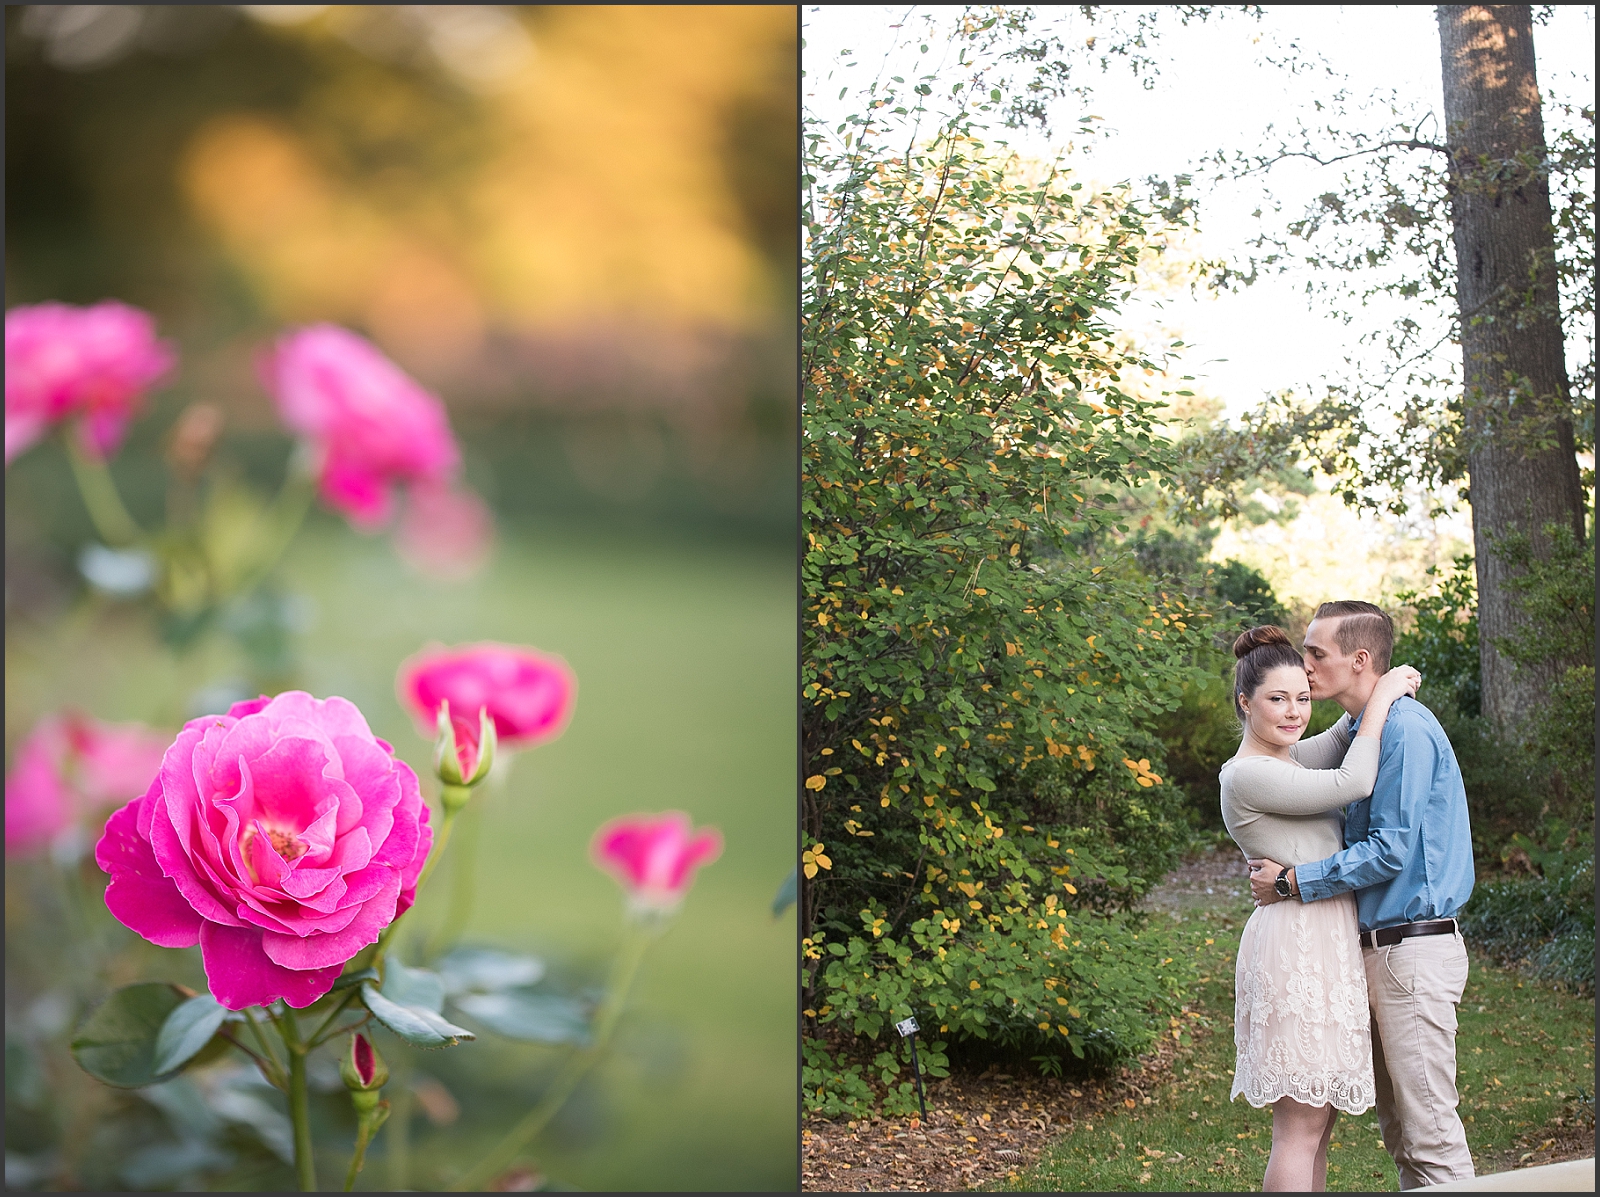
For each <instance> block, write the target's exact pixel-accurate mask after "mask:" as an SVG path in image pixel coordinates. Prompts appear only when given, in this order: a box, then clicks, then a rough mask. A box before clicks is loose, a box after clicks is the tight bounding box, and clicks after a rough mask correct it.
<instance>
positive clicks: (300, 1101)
mask: <svg viewBox="0 0 1600 1197" xmlns="http://www.w3.org/2000/svg"><path fill="white" fill-rule="evenodd" d="M273 1021H274V1022H276V1023H277V1024H278V1033H279V1034H281V1035H282V1036H283V1046H284V1047H285V1048H286V1049H288V1052H289V1120H290V1121H291V1122H293V1123H294V1170H295V1175H296V1177H297V1178H298V1179H299V1181H300V1191H301V1192H302V1193H315V1192H316V1191H317V1161H316V1160H315V1159H314V1158H313V1157H312V1154H311V1098H310V1094H309V1092H308V1091H307V1089H306V1045H305V1044H304V1043H303V1042H302V1041H301V1039H300V1026H299V1024H298V1023H296V1022H295V1018H294V1011H292V1010H287V1009H286V1010H284V1012H283V1017H282V1018H274V1020H273Z"/></svg>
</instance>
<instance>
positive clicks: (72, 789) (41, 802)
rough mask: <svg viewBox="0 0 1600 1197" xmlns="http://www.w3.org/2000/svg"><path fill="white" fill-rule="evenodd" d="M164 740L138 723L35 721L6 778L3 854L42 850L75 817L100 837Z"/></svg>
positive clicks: (139, 786)
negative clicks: (108, 813)
mask: <svg viewBox="0 0 1600 1197" xmlns="http://www.w3.org/2000/svg"><path fill="white" fill-rule="evenodd" d="M167 743H168V739H167V736H166V735H165V734H164V733H161V732H154V731H151V730H150V729H149V728H147V727H145V726H144V725H143V724H139V723H122V724H117V723H101V722H100V721H99V720H97V719H90V718H89V717H88V716H86V715H80V714H77V713H74V712H67V713H64V714H59V715H47V716H45V717H44V718H43V719H41V720H40V721H39V722H38V724H37V725H36V726H35V727H34V729H33V731H32V732H30V733H29V735H28V738H27V739H26V740H24V741H23V742H22V744H21V746H20V747H19V748H18V749H17V764H16V768H15V769H13V770H12V771H11V776H10V777H8V778H6V855H7V856H12V855H16V854H18V853H25V852H31V851H34V850H36V849H38V848H42V847H44V846H45V845H46V844H48V843H49V842H50V841H51V840H52V839H54V838H55V837H56V836H57V835H58V834H60V833H61V832H62V831H64V830H65V829H66V828H67V827H69V826H70V825H72V824H73V823H75V822H78V821H79V820H80V819H84V820H93V822H92V823H91V825H90V828H89V830H90V831H91V832H93V834H95V835H99V833H100V830H101V828H102V827H103V826H104V819H103V817H101V818H96V816H103V813H104V811H105V810H106V808H108V807H111V806H115V805H118V804H119V803H123V802H126V801H128V800H129V799H130V798H133V797H136V796H137V795H139V794H142V793H144V791H145V790H146V789H147V788H148V787H149V785H150V780H151V778H153V777H155V775H156V773H157V772H159V771H160V769H161V754H162V753H163V752H164V751H165V750H166V747H167Z"/></svg>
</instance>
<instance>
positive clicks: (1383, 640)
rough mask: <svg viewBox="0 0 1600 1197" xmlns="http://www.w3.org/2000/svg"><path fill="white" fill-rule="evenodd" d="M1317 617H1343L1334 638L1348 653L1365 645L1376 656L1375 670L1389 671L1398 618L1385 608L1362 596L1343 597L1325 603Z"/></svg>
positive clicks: (1340, 648)
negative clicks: (1389, 613) (1396, 619)
mask: <svg viewBox="0 0 1600 1197" xmlns="http://www.w3.org/2000/svg"><path fill="white" fill-rule="evenodd" d="M1315 618H1317V619H1337V620H1338V621H1339V623H1338V625H1337V627H1336V629H1335V631H1334V633H1333V639H1334V643H1336V644H1337V645H1338V646H1339V651H1340V652H1342V653H1343V654H1344V655H1345V656H1347V657H1348V656H1350V655H1352V654H1353V653H1355V651H1356V650H1357V649H1362V648H1364V649H1366V650H1367V655H1368V656H1370V657H1371V658H1372V668H1373V669H1374V670H1376V671H1377V672H1378V673H1379V674H1385V673H1388V672H1389V658H1390V657H1391V656H1392V655H1393V654H1394V620H1392V619H1390V618H1389V617H1388V616H1387V615H1385V614H1384V612H1383V610H1382V609H1381V608H1379V607H1375V606H1373V605H1372V604H1371V603H1363V602H1361V601H1360V600H1359V599H1340V600H1339V601H1338V602H1336V603H1323V604H1322V606H1320V607H1318V608H1317V614H1316V617H1315Z"/></svg>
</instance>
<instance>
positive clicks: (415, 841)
mask: <svg viewBox="0 0 1600 1197" xmlns="http://www.w3.org/2000/svg"><path fill="white" fill-rule="evenodd" d="M432 843H433V831H432V829H431V828H430V827H429V826H428V808H427V806H425V805H424V804H423V801H422V791H421V789H420V788H419V786H418V784H417V775H416V774H415V773H413V772H412V771H411V769H410V767H409V766H407V765H406V764H405V763H404V762H403V761H400V760H397V759H396V758H395V755H394V750H393V749H392V748H390V747H389V745H387V744H385V743H384V742H383V741H382V740H379V739H377V738H375V737H374V736H373V734H372V732H371V730H370V729H369V728H368V727H367V721H366V720H365V719H364V718H362V715H361V712H360V711H358V710H357V709H356V708H355V706H354V705H353V704H352V703H350V702H348V701H346V700H345V699H343V698H329V699H327V700H325V701H322V700H318V699H315V698H312V697H311V696H310V695H309V694H304V693H301V692H299V691H289V692H288V693H285V694H280V695H278V696H277V697H276V698H272V699H268V698H266V697H262V698H258V699H252V700H251V701H249V702H240V703H235V704H234V705H233V707H232V709H231V710H229V712H228V713H227V714H226V715H207V716H205V717H204V718H201V719H194V720H191V721H190V722H189V723H187V724H185V725H184V729H183V730H182V731H181V732H179V733H178V738H177V740H176V742H174V743H173V744H172V746H171V747H170V748H168V749H167V752H166V756H165V758H164V759H163V760H162V764H161V772H160V774H159V776H157V778H156V780H155V781H154V782H152V783H151V785H150V788H149V790H147V791H146V792H145V795H144V796H143V797H142V798H139V799H136V800H135V801H133V802H130V803H128V805H127V806H124V807H123V808H122V809H121V810H119V811H117V813H116V814H114V815H112V816H111V820H110V822H109V823H107V824H106V833H105V836H104V838H102V839H101V841H100V843H99V844H98V845H97V846H96V848H95V862H96V863H97V864H99V866H100V867H101V869H103V870H104V871H105V872H107V873H109V874H111V884H110V885H109V886H108V887H107V888H106V905H107V906H108V907H109V908H110V909H111V913H112V914H114V915H116V917H117V918H118V919H119V920H120V921H121V922H122V923H124V924H125V925H126V926H128V927H130V928H131V929H133V930H134V931H137V932H138V933H139V934H140V935H142V936H144V937H145V938H146V939H148V940H149V941H150V942H151V943H154V944H158V945H160V946H161V947H164V948H189V947H193V946H194V945H195V944H197V943H198V944H199V945H200V951H201V955H202V957H203V959H204V962H205V970H206V977H207V979H208V980H209V981H210V985H211V993H212V996H213V997H215V998H216V999H217V1001H219V1002H221V1003H222V1004H223V1005H224V1006H227V1007H228V1008H229V1009H230V1010H241V1009H243V1008H244V1007H246V1006H264V1005H267V1004H268V1003H270V1002H273V1001H276V1000H277V999H278V998H282V999H283V1000H284V1001H286V1002H288V1003H289V1005H291V1006H295V1007H304V1006H309V1005H310V1004H311V1003H312V1002H314V1001H316V1000H317V999H318V998H319V997H321V996H322V995H323V994H325V993H327V992H328V990H329V989H331V988H332V987H333V983H334V981H335V980H336V979H337V978H338V976H339V972H340V970H341V969H342V968H343V967H344V965H345V962H346V961H348V960H349V959H350V958H351V957H352V956H354V955H355V954H356V953H357V952H359V951H360V950H361V949H362V948H364V947H366V946H367V945H368V944H371V943H374V942H376V941H377V938H378V936H379V934H380V933H381V932H382V931H383V929H384V928H385V927H387V926H388V925H389V924H390V923H392V922H393V921H394V920H395V919H396V918H398V917H399V916H400V915H401V914H403V913H405V911H406V910H407V909H408V908H409V907H410V905H411V902H412V899H413V898H414V896H415V894H416V887H417V876H418V874H419V873H421V872H422V864H423V861H424V860H426V859H427V855H428V849H429V848H430V847H431V846H432Z"/></svg>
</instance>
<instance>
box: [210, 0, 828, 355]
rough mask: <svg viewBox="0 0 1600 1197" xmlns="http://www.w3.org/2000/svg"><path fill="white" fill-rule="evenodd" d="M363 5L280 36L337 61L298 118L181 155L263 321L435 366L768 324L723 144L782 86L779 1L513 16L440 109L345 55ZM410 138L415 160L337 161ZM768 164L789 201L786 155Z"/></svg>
mask: <svg viewBox="0 0 1600 1197" xmlns="http://www.w3.org/2000/svg"><path fill="white" fill-rule="evenodd" d="M373 11H374V10H367V9H363V8H361V7H359V6H332V7H330V8H328V9H327V10H326V11H324V12H322V13H321V14H319V15H318V16H316V17H315V18H314V19H311V20H304V21H301V22H299V23H297V24H294V25H292V26H289V25H285V26H283V27H281V28H275V29H274V30H273V31H272V32H273V34H274V35H275V36H279V37H284V38H300V39H304V40H305V41H306V42H307V43H309V44H308V49H309V50H311V51H313V52H315V53H317V54H318V55H321V56H322V57H324V58H325V59H326V60H327V61H328V62H329V64H330V70H329V72H328V74H327V80H326V82H325V83H323V84H320V85H319V86H318V88H317V89H314V90H313V91H312V92H311V93H310V94H309V95H308V96H307V98H306V100H305V101H304V103H303V104H302V106H301V110H300V112H299V113H298V114H297V115H296V116H295V117H294V118H293V119H282V118H270V117H267V116H263V115H260V114H257V113H253V112H237V111H236V112H226V113H220V114H218V115H215V116H213V117H212V118H211V119H209V120H208V121H207V122H205V123H204V124H203V125H202V126H201V127H200V128H199V129H198V130H197V131H196V132H195V133H194V135H193V137H192V139H191V140H190V142H189V143H188V145H187V147H186V151H185V153H184V155H183V158H182V165H181V167H180V176H181V177H180V185H181V190H182V192H183V194H184V195H185V196H186V197H187V199H188V200H189V201H190V203H191V204H192V205H193V207H194V209H195V210H196V212H197V213H198V214H199V216H200V217H201V219H202V220H203V222H204V223H205V224H206V225H207V226H208V227H209V228H210V229H211V230H213V232H214V233H215V235H216V236H217V237H218V238H219V240H220V241H221V243H222V246H223V248H224V250H225V252H226V253H227V254H228V256H229V257H230V258H231V259H232V260H233V261H234V262H235V264H236V265H237V266H238V267H239V268H240V270H241V271H242V273H243V275H244V276H245V278H246V279H247V280H248V282H249V284H250V285H251V287H252V288H253V289H254V290H255V291H256V293H257V295H258V298H259V300H260V302H261V303H262V305H263V306H264V307H266V308H267V309H268V310H269V311H270V312H271V313H272V315H274V316H275V317H277V318H280V319H283V320H290V321H305V320H312V319H328V320H336V321H342V322H345V323H351V324H355V325H357V326H360V327H364V328H366V329H368V330H370V331H371V332H372V333H373V335H374V336H375V337H376V338H377V339H378V340H379V341H380V342H382V343H383V344H384V346H385V348H387V349H389V350H390V351H391V352H394V353H396V354H397V355H398V356H401V357H402V358H405V359H408V360H410V361H411V362H412V363H414V364H416V365H432V366H437V367H449V366H451V365H454V364H459V363H460V362H461V361H463V360H465V359H466V358H469V357H471V356H472V355H473V354H474V353H475V352H476V351H477V350H478V349H479V348H480V347H481V345H482V343H483V341H484V338H485V336H486V335H487V334H488V333H490V332H494V331H503V332H506V333H510V334H513V335H518V334H526V333H529V332H532V331H535V330H561V329H570V328H572V327H575V326H579V325H592V324H596V323H602V324H604V323H611V324H619V325H624V326H629V327H638V326H641V325H642V326H646V327H654V328H663V329H672V328H682V327H707V326H710V327H718V328H725V329H728V330H730V331H737V332H743V331H749V330H750V329H752V328H754V327H758V326H764V325H768V324H770V323H771V322H772V321H773V320H774V319H782V318H784V317H783V316H782V315H781V313H782V310H783V308H784V306H785V305H786V304H787V302H788V297H787V296H786V295H785V294H783V292H784V291H785V290H786V287H787V283H786V281H785V280H784V279H783V278H782V277H781V275H782V270H781V269H775V268H774V266H773V264H772V263H771V262H770V261H769V260H768V258H767V257H766V256H764V255H763V252H762V247H761V245H760V244H758V243H757V241H756V239H755V238H754V237H753V236H752V234H751V230H750V229H749V227H747V226H748V218H747V213H746V212H745V211H743V210H742V209H741V199H740V195H739V193H738V191H737V188H738V186H739V180H737V179H735V178H734V177H733V175H734V173H735V171H734V170H732V169H730V165H729V160H730V151H729V143H730V138H733V137H736V136H737V135H738V130H739V127H740V126H739V123H738V122H739V118H740V114H741V113H745V112H748V111H749V110H751V109H752V107H753V106H754V107H759V106H760V105H762V104H765V105H767V106H768V110H769V111H770V110H771V106H772V104H773V103H774V96H775V95H779V96H781V94H782V93H781V90H780V91H775V88H776V89H785V88H787V89H792V86H793V84H792V80H793V71H794V58H795V18H794V10H793V9H792V8H789V7H785V6H754V5H750V6H744V5H733V6H583V5H572V6H552V7H545V8H535V9H521V10H510V11H513V12H516V13H518V14H519V16H518V19H519V20H520V22H521V24H522V27H523V29H525V30H526V31H527V33H528V36H529V38H530V40H531V45H532V52H531V53H530V54H528V55H527V56H526V61H525V62H524V63H523V64H522V65H521V66H520V67H518V68H517V69H516V70H515V71H514V72H512V73H510V74H509V75H508V76H507V77H505V78H504V79H501V80H499V81H498V82H497V83H496V85H495V86H493V87H480V88H476V89H469V88H465V87H464V85H460V84H459V83H458V84H457V85H456V87H455V89H454V91H453V92H452V93H451V94H450V95H449V96H448V97H447V98H446V99H439V98H438V97H437V96H435V95H432V94H431V93H429V92H428V90H427V89H426V88H419V87H418V86H417V85H416V84H415V81H414V80H410V81H409V82H408V78H409V77H407V76H405V75H403V74H400V73H397V72H395V71H392V70H389V71H385V70H384V69H383V68H380V67H379V66H377V65H376V64H368V65H367V67H366V68H365V69H357V68H355V67H352V66H351V59H352V57H353V56H352V54H351V51H350V48H349V45H347V44H346V43H347V42H355V41H356V40H357V39H356V38H355V37H354V36H353V31H359V28H361V26H359V24H358V23H360V22H363V21H371V20H372V19H374V18H373V17H372V16H371V13H372V12H373ZM394 11H395V12H398V11H399V10H398V9H395V10H394ZM333 64H338V69H331V66H332V65H333ZM433 86H434V87H435V88H436V89H438V88H445V89H446V90H447V91H448V90H450V89H449V85H448V84H447V81H445V80H442V79H441V80H436V81H434V85H433ZM341 137H342V138H343V141H341ZM408 139H409V140H410V141H411V142H413V143H415V144H414V146H413V147H412V148H413V151H414V152H411V153H410V155H409V158H408V159H407V160H408V161H411V162H412V163H413V166H412V169H411V170H409V171H408V170H406V169H404V168H403V167H401V166H395V165H389V166H385V165H384V164H383V162H382V161H381V154H377V153H369V154H365V155H363V154H360V153H355V152H352V151H351V150H350V148H349V143H351V142H354V143H355V144H356V145H357V147H358V149H362V148H368V149H370V147H373V146H377V147H380V149H381V147H384V146H387V145H393V144H404V143H406V142H407V140H408ZM416 146H421V147H422V149H421V150H416V149H415V147H416ZM765 153H766V157H763V156H762V155H761V154H757V155H756V160H758V161H766V160H771V161H774V162H776V163H777V164H778V167H779V171H780V173H784V174H785V177H784V178H783V179H782V180H777V183H778V185H779V189H780V191H781V189H782V188H791V189H792V188H793V187H794V186H795V185H796V181H795V180H794V178H793V177H792V174H791V173H789V172H788V168H787V166H786V165H785V164H786V161H787V158H786V155H785V153H784V152H783V151H781V150H780V151H779V152H778V153H777V155H776V157H773V156H772V155H771V152H770V151H765ZM369 159H379V160H378V161H377V162H376V164H375V163H374V161H371V160H369ZM418 162H420V163H422V166H420V167H418V166H416V165H415V163H418Z"/></svg>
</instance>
